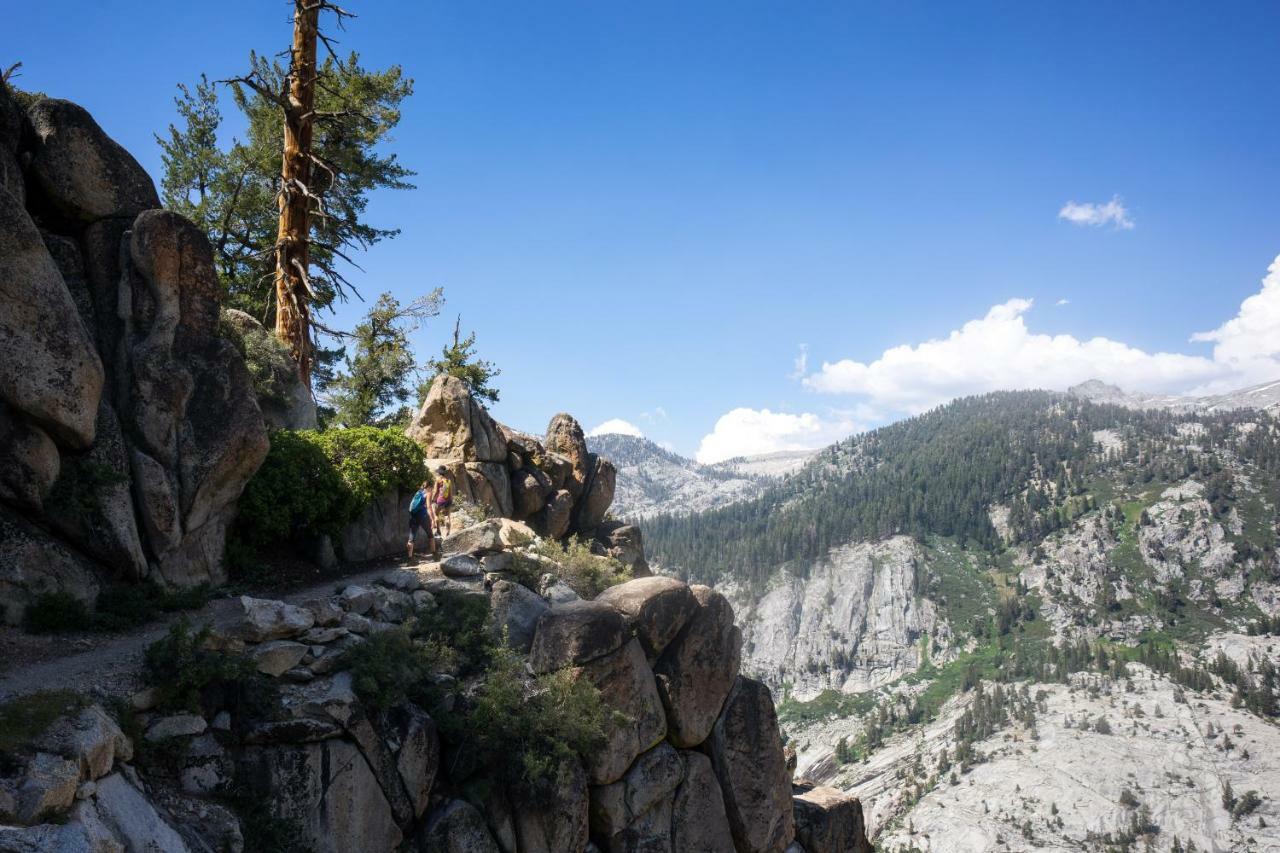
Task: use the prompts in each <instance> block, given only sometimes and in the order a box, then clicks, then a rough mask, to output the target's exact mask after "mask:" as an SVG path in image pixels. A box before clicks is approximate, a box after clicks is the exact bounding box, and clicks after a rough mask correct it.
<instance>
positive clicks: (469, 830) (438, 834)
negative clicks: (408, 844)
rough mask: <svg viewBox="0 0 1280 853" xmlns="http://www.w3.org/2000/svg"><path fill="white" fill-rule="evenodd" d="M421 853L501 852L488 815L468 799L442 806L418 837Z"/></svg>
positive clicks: (435, 811) (436, 810)
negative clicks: (487, 821)
mask: <svg viewBox="0 0 1280 853" xmlns="http://www.w3.org/2000/svg"><path fill="white" fill-rule="evenodd" d="M417 843H418V847H417V849H418V853H501V851H499V849H498V845H497V844H496V843H495V842H494V840H493V836H492V835H490V834H489V830H488V828H486V826H485V820H484V816H483V815H481V814H480V812H479V811H478V810H477V809H476V807H475V806H473V805H471V804H470V803H468V802H467V801H466V800H447V801H445V802H444V803H442V804H441V805H440V806H438V807H437V808H436V809H435V810H434V811H433V812H431V814H430V816H428V817H427V821H426V823H425V824H423V826H422V829H421V830H420V831H419V833H418V837H417Z"/></svg>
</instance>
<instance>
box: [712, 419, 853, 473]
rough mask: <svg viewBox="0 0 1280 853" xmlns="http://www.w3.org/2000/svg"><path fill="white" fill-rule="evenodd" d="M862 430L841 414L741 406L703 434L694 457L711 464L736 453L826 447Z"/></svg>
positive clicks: (744, 453)
mask: <svg viewBox="0 0 1280 853" xmlns="http://www.w3.org/2000/svg"><path fill="white" fill-rule="evenodd" d="M860 429H862V426H861V425H860V424H857V423H855V422H854V421H853V420H852V419H850V418H849V417H847V416H845V415H842V414H840V413H836V414H835V415H833V416H832V417H829V418H824V417H819V416H818V415H815V414H812V413H810V412H805V413H803V414H798V415H793V414H788V413H787V412H771V411H769V410H768V409H747V408H738V409H733V410H732V411H730V412H726V413H725V414H724V415H721V417H720V419H719V420H718V421H716V425H715V428H714V429H713V430H712V431H711V432H710V433H708V434H707V435H705V436H703V438H702V443H701V444H699V445H698V452H697V454H696V457H695V458H696V459H697V460H698V461H699V462H701V463H703V464H710V463H712V462H720V461H722V460H725V459H732V458H733V457H735V456H751V455H754V454H757V453H773V452H775V451H778V450H810V449H813V448H818V447H825V446H826V445H828V444H831V443H832V442H835V441H839V440H840V439H842V438H845V437H847V436H849V435H852V434H853V433H855V432H858V431H859V430H860Z"/></svg>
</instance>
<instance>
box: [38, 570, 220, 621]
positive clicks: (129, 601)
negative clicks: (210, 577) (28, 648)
mask: <svg viewBox="0 0 1280 853" xmlns="http://www.w3.org/2000/svg"><path fill="white" fill-rule="evenodd" d="M208 600H209V587H208V586H205V585H201V586H198V587H193V588H191V589H175V590H168V589H165V588H164V587H162V586H160V585H159V584H157V583H155V582H154V581H143V582H141V583H115V584H111V585H109V586H106V587H104V588H103V589H102V591H101V592H100V593H98V599H97V601H96V602H95V604H94V607H93V609H92V610H90V609H89V608H88V607H87V606H85V604H84V603H83V602H82V601H80V600H79V599H78V598H76V597H75V596H73V595H71V594H70V593H68V592H46V593H43V594H42V595H40V596H39V597H37V598H36V600H35V601H34V602H33V603H32V604H31V605H29V606H28V607H27V609H26V611H25V612H24V613H23V627H24V628H26V630H27V631H29V632H31V633H33V634H57V633H65V632H70V631H121V630H124V629H126V628H136V627H137V626H139V625H145V624H146V623H148V622H151V621H152V620H154V619H156V618H157V617H159V616H160V614H162V613H173V612H175V611H179V610H195V609H197V608H199V607H203V606H204V603H205V602H206V601H208Z"/></svg>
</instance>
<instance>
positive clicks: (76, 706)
mask: <svg viewBox="0 0 1280 853" xmlns="http://www.w3.org/2000/svg"><path fill="white" fill-rule="evenodd" d="M85 704H86V700H85V699H84V697H83V696H80V695H79V694H77V693H74V692H72V691H70V690H41V691H39V692H37V693H29V694H27V695H26V696H18V697H16V698H14V699H9V700H7V701H6V702H4V703H3V704H0V773H7V772H8V770H9V769H10V767H11V765H13V764H15V763H16V757H15V754H16V753H18V752H21V751H23V750H25V749H26V748H27V747H28V746H29V745H30V743H31V741H32V740H34V739H35V738H36V737H37V736H39V735H40V733H42V732H43V731H44V730H45V729H47V728H49V726H50V725H51V724H52V723H53V721H54V720H57V719H59V718H60V717H66V716H69V715H71V714H74V713H75V712H77V711H79V710H80V709H81V708H83V707H84V706H85Z"/></svg>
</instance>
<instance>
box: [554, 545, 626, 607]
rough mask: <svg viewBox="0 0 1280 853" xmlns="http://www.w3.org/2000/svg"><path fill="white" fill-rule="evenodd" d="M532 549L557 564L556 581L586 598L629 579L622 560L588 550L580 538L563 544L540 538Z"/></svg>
mask: <svg viewBox="0 0 1280 853" xmlns="http://www.w3.org/2000/svg"><path fill="white" fill-rule="evenodd" d="M534 552H535V553H537V554H540V555H542V556H543V557H546V558H547V559H549V560H552V561H553V562H555V563H556V565H558V566H559V567H560V571H559V572H558V574H559V575H560V580H562V581H564V582H565V583H567V584H568V585H569V586H570V588H572V589H573V591H574V592H576V593H577V594H578V595H580V596H582V597H583V598H586V599H592V598H595V597H596V596H597V595H599V594H600V593H602V592H604V591H605V590H606V589H608V588H609V587H611V586H616V585H618V584H620V583H626V582H627V581H629V580H631V573H630V572H628V571H627V569H626V567H625V566H623V565H622V563H619V562H618V561H617V560H615V559H613V558H612V557H601V556H598V555H596V554H593V553H591V545H590V543H589V542H587V541H586V540H584V539H583V538H582V537H576V538H574V539H571V540H569V541H567V542H565V543H564V544H563V545H561V544H560V543H558V542H555V541H552V540H549V539H544V540H542V541H541V542H540V543H539V544H538V545H537V546H536V547H535V548H534Z"/></svg>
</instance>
